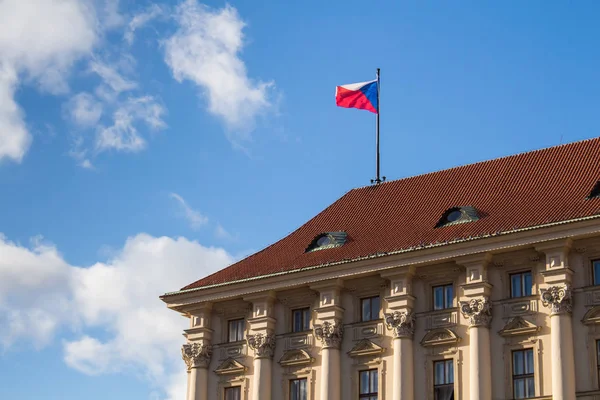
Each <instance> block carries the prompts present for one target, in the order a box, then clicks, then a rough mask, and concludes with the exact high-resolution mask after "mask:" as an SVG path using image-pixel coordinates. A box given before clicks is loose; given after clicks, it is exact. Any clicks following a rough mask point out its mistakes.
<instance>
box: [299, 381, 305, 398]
mask: <svg viewBox="0 0 600 400" xmlns="http://www.w3.org/2000/svg"><path fill="white" fill-rule="evenodd" d="M306 397H307V392H306V379H300V396H299V398H298V400H306Z"/></svg>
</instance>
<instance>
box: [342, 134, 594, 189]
mask: <svg viewBox="0 0 600 400" xmlns="http://www.w3.org/2000/svg"><path fill="white" fill-rule="evenodd" d="M594 140H600V136H595V137H591V138H587V139H582V140H577V141H575V142H569V143H564V144H559V145H556V146H548V147H542V148H539V149H534V150H527V151H522V152H520V153H516V154H509V155H505V156H500V157H496V158H490V159H488V160H481V161H475V162H472V163H469V164H461V165H456V166H454V167H450V168H444V169H438V170H436V171H430V172H425V173H423V174H417V175H410V176H405V177H403V178H398V179H393V180H390V181H385V182H381V183H378V184H377V185H373V184H371V185H365V186H358V187H355V188H353V189H351V190H350V191H349V192H352V191H357V190H362V189H367V188H371V187H374V186H379V185H385V184H391V183H396V182H400V181H405V180H409V179H414V178H417V177H421V176H427V175H433V174H438V173H441V172H446V171H452V170H458V169H461V168H466V167H471V166H473V165H477V164H486V163H490V162H494V161H499V160H504V159H507V158H513V157H519V156H523V155H525V154H533V153H537V152H542V151H547V150H550V149H558V148H560V147H566V146H574V145H578V144H582V143H585V142H592V141H594Z"/></svg>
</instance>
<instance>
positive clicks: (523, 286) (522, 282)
mask: <svg viewBox="0 0 600 400" xmlns="http://www.w3.org/2000/svg"><path fill="white" fill-rule="evenodd" d="M527 274H529V276H530V279H531V286H530V287H529V294H525V293H526V284H525V276H526V275H527ZM515 276H520V277H521V278H520V279H519V285H520V287H519V290H520V291H521V294H520V295H519V296H516V295H515V294H514V291H513V288H514V286H513V277H515ZM508 281H509V285H510V293H509V294H510V298H511V299H519V298H521V297H528V296H531V295H532V294H533V270H531V269H528V270H522V271H518V272H511V273H509V274H508Z"/></svg>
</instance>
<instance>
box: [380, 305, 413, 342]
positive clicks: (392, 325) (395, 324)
mask: <svg viewBox="0 0 600 400" xmlns="http://www.w3.org/2000/svg"><path fill="white" fill-rule="evenodd" d="M385 324H386V326H387V328H388V329H389V330H391V331H393V333H394V338H409V339H412V338H413V336H414V334H415V314H414V313H413V312H412V310H411V309H409V310H408V311H394V312H393V313H385Z"/></svg>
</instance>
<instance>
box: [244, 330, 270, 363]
mask: <svg viewBox="0 0 600 400" xmlns="http://www.w3.org/2000/svg"><path fill="white" fill-rule="evenodd" d="M247 341H248V346H249V347H250V348H251V349H252V350H254V358H273V354H274V353H275V335H274V334H272V333H268V334H266V335H265V334H262V333H256V334H254V335H248V338H247Z"/></svg>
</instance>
